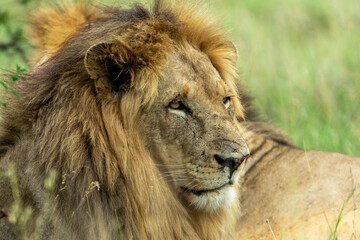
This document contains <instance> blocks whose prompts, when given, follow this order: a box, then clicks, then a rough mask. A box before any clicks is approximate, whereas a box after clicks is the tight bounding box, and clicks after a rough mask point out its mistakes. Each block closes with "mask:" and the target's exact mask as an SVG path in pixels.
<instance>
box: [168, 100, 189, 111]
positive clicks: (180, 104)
mask: <svg viewBox="0 0 360 240" xmlns="http://www.w3.org/2000/svg"><path fill="white" fill-rule="evenodd" d="M169 108H171V109H174V110H182V111H184V110H186V109H187V108H186V107H185V105H184V104H183V102H181V101H173V102H171V103H170V104H169Z"/></svg>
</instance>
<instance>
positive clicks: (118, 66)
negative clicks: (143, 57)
mask: <svg viewBox="0 0 360 240" xmlns="http://www.w3.org/2000/svg"><path fill="white" fill-rule="evenodd" d="M135 60H136V57H135V56H134V54H132V52H131V50H130V49H129V48H127V47H126V46H124V45H122V44H119V43H117V44H112V43H99V44H95V45H93V46H91V47H90V48H89V49H88V50H87V52H86V54H85V59H84V64H85V68H86V71H87V72H88V74H89V75H90V78H92V79H94V80H97V79H101V80H103V81H105V82H106V83H105V84H107V85H108V87H110V90H111V96H112V97H115V96H116V95H117V94H118V93H121V92H125V91H126V89H127V88H129V86H130V81H131V78H132V76H133V70H134V69H133V66H134V61H135Z"/></svg>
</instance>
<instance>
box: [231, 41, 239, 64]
mask: <svg viewBox="0 0 360 240" xmlns="http://www.w3.org/2000/svg"><path fill="white" fill-rule="evenodd" d="M229 44H230V46H231V47H232V48H233V49H234V56H235V61H237V60H238V58H239V51H238V48H237V46H236V44H235V43H234V42H233V41H229Z"/></svg>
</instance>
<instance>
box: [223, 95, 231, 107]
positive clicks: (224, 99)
mask: <svg viewBox="0 0 360 240" xmlns="http://www.w3.org/2000/svg"><path fill="white" fill-rule="evenodd" d="M230 99H231V98H230V97H224V98H223V103H224V105H225V107H226V108H228V107H229V105H230Z"/></svg>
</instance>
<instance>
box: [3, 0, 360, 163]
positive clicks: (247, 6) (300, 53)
mask: <svg viewBox="0 0 360 240" xmlns="http://www.w3.org/2000/svg"><path fill="white" fill-rule="evenodd" d="M14 2H18V1H16V0H4V1H2V3H1V4H2V5H3V7H4V8H6V9H11V14H12V16H11V19H13V20H14V23H12V24H13V26H14V27H16V26H18V25H19V24H20V25H23V24H24V23H25V22H26V21H25V18H24V16H25V14H26V12H24V7H16V6H17V5H19V4H14ZM35 2H36V3H38V2H39V1H35ZM106 2H108V3H109V2H110V3H111V2H116V1H113V0H111V1H110V0H107V1H106ZM147 2H148V1H147ZM35 5H36V4H35ZM207 5H208V8H209V12H211V13H212V14H213V15H214V16H215V17H217V18H218V19H220V20H221V21H222V22H223V23H224V25H225V27H226V28H227V29H229V30H230V31H231V34H230V36H231V39H232V40H233V41H234V42H235V43H236V45H237V46H238V48H239V54H240V56H239V71H240V74H241V81H242V82H243V86H244V87H245V88H246V89H247V90H248V91H249V92H250V93H251V94H252V95H253V96H254V97H255V105H256V107H257V108H258V109H259V111H260V113H261V115H262V117H263V118H265V119H266V120H268V121H270V122H273V123H274V124H276V125H277V126H279V127H280V128H282V129H283V130H284V131H285V132H286V133H287V134H289V135H290V137H291V138H292V139H293V140H294V142H295V143H296V145H298V146H299V147H302V148H305V149H318V150H324V151H336V152H341V153H345V154H350V155H356V156H360V127H359V123H360V113H359V110H360V44H359V43H360V28H359V27H358V26H359V21H360V2H359V1H358V0H347V1H342V0H332V1H328V0H267V1H262V0H241V1H239V0H213V1H211V2H210V1H209V3H207ZM15 20H16V21H15ZM2 31H3V30H1V28H0V36H1V37H0V41H3V40H4V39H3V34H1V33H2ZM16 64H20V65H21V66H24V67H26V65H25V64H24V62H23V61H22V60H21V58H20V57H19V56H18V55H17V54H15V53H14V52H8V53H2V52H0V68H7V69H9V68H10V69H13V70H15V69H16V67H15V65H16Z"/></svg>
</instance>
